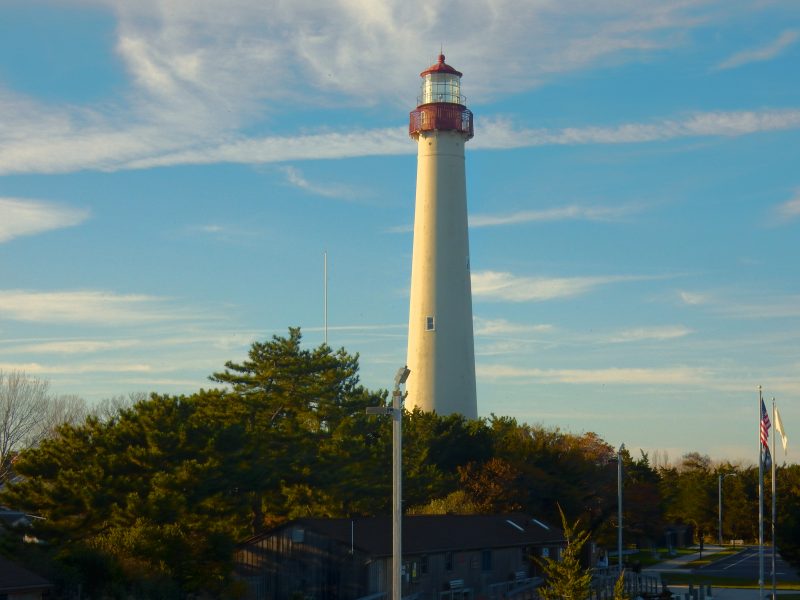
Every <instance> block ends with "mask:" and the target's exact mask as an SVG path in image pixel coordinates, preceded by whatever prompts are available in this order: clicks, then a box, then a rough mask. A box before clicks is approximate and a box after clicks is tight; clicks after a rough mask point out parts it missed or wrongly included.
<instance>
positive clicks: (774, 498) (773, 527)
mask: <svg viewBox="0 0 800 600" xmlns="http://www.w3.org/2000/svg"><path fill="white" fill-rule="evenodd" d="M772 422H773V423H775V397H774V396H773V398H772ZM776 437H778V436H776V435H773V436H772V600H775V515H776V512H777V504H776V490H777V486H776V483H775V481H776V479H775V473H776V472H777V467H776V466H775V462H776V460H775V457H776V456H777V455H776V454H775V438H776Z"/></svg>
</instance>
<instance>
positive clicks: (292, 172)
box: [279, 165, 360, 199]
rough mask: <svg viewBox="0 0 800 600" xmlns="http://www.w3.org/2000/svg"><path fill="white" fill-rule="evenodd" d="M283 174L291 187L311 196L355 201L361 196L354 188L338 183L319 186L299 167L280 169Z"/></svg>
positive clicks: (288, 166) (287, 166)
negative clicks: (354, 199)
mask: <svg viewBox="0 0 800 600" xmlns="http://www.w3.org/2000/svg"><path fill="white" fill-rule="evenodd" d="M279 168H280V170H281V172H282V173H283V174H284V175H285V176H286V181H287V182H288V183H290V184H291V185H293V186H295V187H298V188H300V189H301V190H305V191H307V192H309V193H311V194H315V195H317V196H324V197H326V198H343V199H353V198H355V197H357V196H359V195H360V194H359V193H358V192H357V191H356V190H354V189H353V188H351V187H349V186H346V185H342V184H338V183H328V184H318V183H312V182H311V181H309V180H308V179H306V177H305V176H304V175H303V172H302V171H301V170H300V169H298V168H297V167H293V166H291V165H286V166H283V167H279Z"/></svg>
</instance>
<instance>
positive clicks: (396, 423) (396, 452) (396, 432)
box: [367, 366, 411, 600]
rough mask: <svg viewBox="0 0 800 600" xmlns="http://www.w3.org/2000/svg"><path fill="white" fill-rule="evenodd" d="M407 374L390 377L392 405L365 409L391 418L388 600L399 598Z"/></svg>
mask: <svg viewBox="0 0 800 600" xmlns="http://www.w3.org/2000/svg"><path fill="white" fill-rule="evenodd" d="M410 373H411V371H409V369H408V367H405V366H403V367H400V368H399V369H398V370H397V374H396V375H395V377H394V390H393V391H392V406H391V407H388V406H369V407H367V414H368V415H390V416H391V417H392V600H401V598H402V593H401V592H402V585H403V582H402V571H403V541H402V535H403V392H402V391H400V386H401V385H403V384H404V383H405V382H406V379H408V375H409V374H410Z"/></svg>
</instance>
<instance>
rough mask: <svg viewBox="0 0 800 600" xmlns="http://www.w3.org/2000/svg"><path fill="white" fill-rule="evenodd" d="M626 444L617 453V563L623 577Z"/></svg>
mask: <svg viewBox="0 0 800 600" xmlns="http://www.w3.org/2000/svg"><path fill="white" fill-rule="evenodd" d="M623 450H625V444H622V445H621V446H620V447H619V450H618V451H617V526H618V528H617V563H618V564H619V573H620V575H622V451H623Z"/></svg>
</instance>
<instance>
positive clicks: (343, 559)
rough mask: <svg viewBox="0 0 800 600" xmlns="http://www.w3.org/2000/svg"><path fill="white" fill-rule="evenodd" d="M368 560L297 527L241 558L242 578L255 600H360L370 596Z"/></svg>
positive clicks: (242, 552)
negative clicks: (295, 599) (298, 595)
mask: <svg viewBox="0 0 800 600" xmlns="http://www.w3.org/2000/svg"><path fill="white" fill-rule="evenodd" d="M366 562H367V559H366V557H365V556H363V555H362V554H360V553H357V552H356V553H351V552H350V549H349V548H346V547H344V545H343V544H340V543H338V542H335V541H333V540H330V539H328V538H324V537H322V536H319V535H317V534H315V533H314V532H311V531H307V530H303V529H302V528H296V527H291V528H287V529H285V530H281V531H280V532H276V534H274V535H271V536H267V537H264V538H261V539H259V540H256V541H254V542H252V543H251V544H249V545H248V546H247V547H245V548H241V549H240V550H239V551H238V552H237V554H236V566H237V575H238V576H239V578H240V579H242V580H243V581H245V582H246V583H247V584H248V587H249V594H248V599H249V600H286V599H288V598H292V596H293V595H294V594H296V593H301V594H303V595H304V597H305V596H308V597H311V598H359V597H361V596H364V595H366V594H367V567H366Z"/></svg>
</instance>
